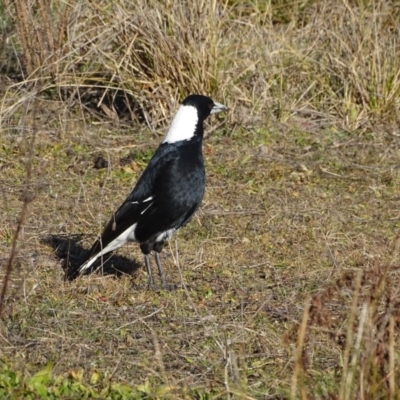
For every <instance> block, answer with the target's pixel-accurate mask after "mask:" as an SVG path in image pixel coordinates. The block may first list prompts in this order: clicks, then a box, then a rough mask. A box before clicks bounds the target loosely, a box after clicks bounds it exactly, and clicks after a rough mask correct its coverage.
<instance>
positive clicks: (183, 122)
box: [163, 105, 199, 143]
mask: <svg viewBox="0 0 400 400" xmlns="http://www.w3.org/2000/svg"><path fill="white" fill-rule="evenodd" d="M198 120H199V117H198V115H197V109H196V107H193V106H185V105H181V106H180V107H179V109H178V111H177V113H176V114H175V117H174V119H173V120H172V123H171V126H170V127H169V129H168V132H167V136H166V137H165V139H164V141H163V143H175V142H180V141H181V140H189V139H191V138H192V137H193V136H194V132H195V130H196V125H197V122H198Z"/></svg>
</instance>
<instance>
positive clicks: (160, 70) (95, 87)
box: [8, 0, 400, 129]
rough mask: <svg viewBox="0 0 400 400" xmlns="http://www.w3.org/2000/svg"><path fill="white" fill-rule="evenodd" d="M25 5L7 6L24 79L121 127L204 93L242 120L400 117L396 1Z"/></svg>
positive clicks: (359, 123) (154, 119) (340, 121)
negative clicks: (125, 120)
mask: <svg viewBox="0 0 400 400" xmlns="http://www.w3.org/2000/svg"><path fill="white" fill-rule="evenodd" d="M22 3H23V2H15V4H14V3H9V4H8V10H9V12H10V15H14V14H13V13H14V11H15V13H16V14H18V15H19V16H20V18H18V19H15V26H16V27H17V28H18V29H17V30H16V31H15V32H14V33H13V34H12V35H11V38H12V42H11V43H13V44H14V48H15V49H16V50H15V51H16V52H17V54H18V55H21V54H22V55H24V56H25V60H26V62H25V63H24V62H23V60H24V59H23V58H22V59H20V60H21V62H22V65H26V66H27V70H28V71H29V72H28V75H27V76H26V77H25V78H26V80H31V79H39V78H40V79H41V80H43V81H44V82H42V88H43V91H47V93H51V91H52V88H53V90H54V91H55V93H59V94H60V96H61V97H62V98H63V99H69V100H70V101H72V102H77V103H78V104H80V105H81V106H83V107H85V108H87V107H89V108H90V109H92V110H97V111H98V112H100V113H101V114H103V116H104V114H105V115H106V116H107V117H109V118H111V119H114V120H118V119H119V118H120V117H122V116H123V115H130V117H133V118H136V119H137V118H139V119H140V120H141V121H147V123H148V124H150V125H151V126H157V125H158V124H159V123H160V122H162V121H163V120H164V119H165V118H166V117H167V116H169V115H170V114H171V112H172V111H173V110H174V109H175V108H176V101H177V100H179V99H182V98H183V97H185V96H186V95H187V94H188V93H193V92H203V93H207V94H209V95H212V96H215V97H217V98H229V99H230V107H231V109H232V116H231V118H232V122H238V123H239V122H243V121H246V123H248V119H247V116H250V115H251V117H252V118H253V119H254V117H255V116H256V118H255V120H254V123H258V124H260V123H261V124H265V123H267V121H268V118H267V117H270V118H271V117H273V118H275V117H278V118H279V119H280V120H282V121H285V120H287V119H288V118H291V117H293V116H297V117H300V118H303V117H304V116H310V117H311V118H315V119H318V120H321V123H325V124H327V123H328V124H331V123H334V124H336V125H339V126H341V127H344V128H347V129H354V128H357V127H365V126H367V125H369V124H378V123H379V122H380V121H381V119H382V118H385V119H386V120H387V121H393V122H394V121H397V111H396V110H397V108H396V107H397V103H396V102H397V100H396V99H397V98H398V97H399V93H400V81H399V73H398V68H397V60H396V56H395V55H396V54H397V53H398V50H399V48H398V46H399V44H398V40H397V38H398V34H399V27H398V24H397V20H398V16H399V14H398V13H399V10H398V8H397V7H394V6H393V5H392V4H391V3H390V2H389V3H388V2H367V3H365V2H362V3H360V4H358V3H357V4H350V3H347V2H345V1H343V2H340V3H337V2H334V3H332V4H331V3H326V2H318V1H309V2H303V3H302V5H301V7H300V6H298V7H294V8H293V7H291V6H289V5H286V3H285V2H281V1H277V2H271V3H268V5H267V4H264V3H262V2H255V1H248V2H245V3H237V2H227V3H224V2H220V1H216V0H215V1H211V2H195V3H193V4H191V3H190V4H189V3H188V2H181V3H179V4H178V3H176V2H173V1H170V0H163V1H161V2H159V1H157V2H156V1H139V2H135V3H134V4H133V3H126V2H122V1H117V2H112V3H110V2H108V1H103V2H101V3H99V4H96V6H94V5H92V4H91V3H85V4H76V5H69V6H66V5H64V3H58V2H55V3H54V4H53V7H52V8H49V7H47V6H45V5H44V4H42V3H39V4H38V7H35V6H34V5H33V4H31V3H29V2H28V5H29V7H27V8H26V7H23V6H24V4H22ZM39 21H44V22H43V26H41V27H40V29H39V28H38V24H39ZM54 32H56V33H57V34H56V35H55V34H54ZM16 33H17V34H16ZM34 41H35V42H37V43H38V44H39V46H37V45H35V46H33V42H34ZM35 44H36V43H35ZM33 48H34V49H35V50H34V52H32V51H31V49H33ZM21 50H22V51H21ZM31 53H32V54H31ZM15 89H16V87H15V86H14V87H13V90H15Z"/></svg>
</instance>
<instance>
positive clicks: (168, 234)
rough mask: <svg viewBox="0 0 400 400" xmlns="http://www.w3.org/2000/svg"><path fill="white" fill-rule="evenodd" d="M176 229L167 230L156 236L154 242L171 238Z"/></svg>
mask: <svg viewBox="0 0 400 400" xmlns="http://www.w3.org/2000/svg"><path fill="white" fill-rule="evenodd" d="M175 231H176V229H175V228H173V229H168V230H167V231H165V232H163V233H161V234H160V235H158V236H157V238H156V242H163V241H165V240H168V239H170V238H171V236H172V235H173V234H174V233H175Z"/></svg>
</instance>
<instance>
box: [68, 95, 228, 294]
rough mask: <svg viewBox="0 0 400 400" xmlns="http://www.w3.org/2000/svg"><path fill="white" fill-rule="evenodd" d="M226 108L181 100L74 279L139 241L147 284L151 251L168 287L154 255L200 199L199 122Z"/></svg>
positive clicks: (195, 98) (199, 99)
mask: <svg viewBox="0 0 400 400" xmlns="http://www.w3.org/2000/svg"><path fill="white" fill-rule="evenodd" d="M227 109H228V108H227V107H226V106H224V105H223V104H220V103H217V102H216V101H213V100H212V99H211V98H210V97H207V96H203V95H198V94H193V95H190V96H188V97H186V99H185V100H184V101H183V102H182V104H181V105H180V107H179V108H178V111H177V113H176V115H175V117H174V119H173V120H172V123H171V125H170V127H169V129H168V131H167V134H166V136H165V138H164V141H163V142H162V143H161V144H160V146H159V147H158V149H157V150H156V152H155V153H154V155H153V157H152V159H151V160H150V162H149V164H148V165H147V167H146V169H145V170H144V172H143V174H142V175H141V176H140V178H139V180H138V182H137V184H136V186H135V187H134V189H133V191H132V192H131V194H130V195H129V196H128V198H127V199H126V200H125V201H124V203H122V205H121V206H120V207H119V208H118V209H117V211H116V212H115V213H114V215H113V216H112V218H111V219H110V221H109V222H108V224H107V225H106V227H105V229H104V231H103V233H102V235H101V237H100V238H99V239H98V240H97V241H96V242H95V243H94V244H93V246H92V248H91V250H90V251H89V253H88V256H87V257H86V259H85V261H84V262H83V263H82V264H81V265H80V267H78V271H77V273H76V274H75V276H74V277H76V276H78V275H80V274H83V273H90V272H92V270H93V264H94V263H95V262H96V261H97V260H98V259H101V260H102V259H103V256H104V255H105V254H107V253H110V252H112V251H114V250H116V249H118V248H119V247H121V246H123V245H124V244H126V243H128V242H138V243H139V245H140V249H141V251H142V253H143V254H144V262H145V266H146V270H147V274H148V282H149V285H150V286H153V285H154V280H153V276H152V272H151V265H150V258H149V255H150V253H151V252H154V256H155V261H156V265H157V269H158V273H159V275H160V279H161V284H162V286H163V287H167V283H166V279H165V274H164V270H163V268H162V265H161V261H160V256H159V253H160V252H161V251H162V249H163V247H164V245H165V243H166V241H167V240H168V239H170V238H171V236H172V235H173V234H174V232H176V231H177V230H178V229H179V228H181V227H183V226H185V225H186V224H187V223H188V222H189V221H190V219H191V218H192V217H193V215H194V214H195V212H196V211H197V209H198V208H199V206H200V203H201V201H202V199H203V195H204V190H205V180H206V175H205V168H204V161H203V153H202V140H203V133H204V127H203V122H204V120H205V119H206V118H207V117H208V116H209V115H210V114H215V113H218V112H221V111H226V110H227Z"/></svg>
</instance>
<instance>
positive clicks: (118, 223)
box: [82, 145, 177, 264]
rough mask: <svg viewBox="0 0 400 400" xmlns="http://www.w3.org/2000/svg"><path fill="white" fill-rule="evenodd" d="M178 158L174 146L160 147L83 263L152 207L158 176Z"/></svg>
mask: <svg viewBox="0 0 400 400" xmlns="http://www.w3.org/2000/svg"><path fill="white" fill-rule="evenodd" d="M176 157H177V150H176V148H175V147H174V146H162V145H161V146H160V147H159V148H158V149H157V151H156V153H155V154H154V156H153V157H152V159H151V160H150V162H149V164H148V165H147V167H146V169H145V170H144V171H143V174H142V175H141V176H140V178H139V180H138V182H137V184H136V186H135V188H134V189H133V191H132V193H131V194H130V195H129V196H128V198H127V199H126V200H125V201H124V203H123V204H122V205H121V206H120V207H119V208H118V210H117V211H116V212H115V213H114V215H113V216H112V218H111V219H110V221H109V222H108V224H107V225H106V227H105V228H104V231H103V233H102V235H101V238H100V239H99V240H97V241H96V242H95V243H94V244H93V246H92V248H91V250H90V251H89V254H88V257H87V258H86V260H85V261H84V262H83V263H82V264H85V263H86V262H87V261H88V260H90V259H91V258H93V257H95V256H96V255H97V254H98V253H100V252H101V251H102V249H105V248H106V247H107V246H108V245H109V244H110V243H111V242H113V241H114V240H115V239H117V238H118V237H119V236H120V235H121V234H122V233H123V232H125V231H126V230H127V229H129V228H130V227H132V226H133V225H134V224H135V223H137V222H138V220H139V219H140V218H141V217H142V214H143V213H144V212H145V211H146V209H147V208H148V207H149V206H150V207H151V205H152V200H151V199H152V197H153V196H154V193H153V190H154V186H155V181H156V180H157V175H159V174H160V172H161V171H165V170H166V169H168V165H169V164H170V163H171V162H172V161H173V160H174V159H175V158H176Z"/></svg>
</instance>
